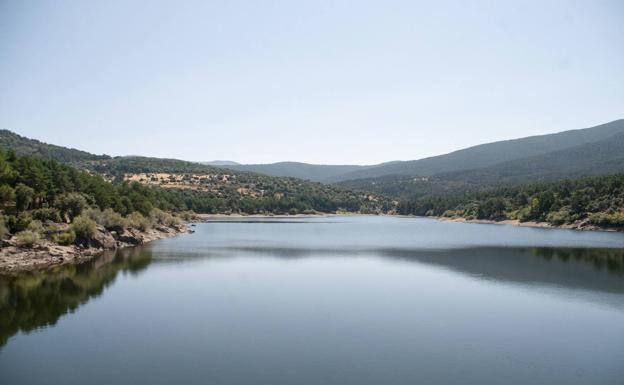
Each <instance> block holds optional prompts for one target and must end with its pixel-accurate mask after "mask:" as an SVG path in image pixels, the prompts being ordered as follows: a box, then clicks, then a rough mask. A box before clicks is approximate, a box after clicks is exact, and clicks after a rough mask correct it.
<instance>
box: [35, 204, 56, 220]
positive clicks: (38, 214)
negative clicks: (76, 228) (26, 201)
mask: <svg viewBox="0 0 624 385" xmlns="http://www.w3.org/2000/svg"><path fill="white" fill-rule="evenodd" d="M32 217H33V219H37V220H39V221H41V222H45V221H52V222H57V223H58V222H60V221H61V212H60V211H59V210H58V209H55V208H52V207H50V208H43V209H37V210H33V211H32Z"/></svg>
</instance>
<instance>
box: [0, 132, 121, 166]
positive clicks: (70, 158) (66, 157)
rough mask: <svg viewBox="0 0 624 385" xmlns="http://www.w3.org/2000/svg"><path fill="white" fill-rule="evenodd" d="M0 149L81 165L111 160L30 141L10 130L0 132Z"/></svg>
mask: <svg viewBox="0 0 624 385" xmlns="http://www.w3.org/2000/svg"><path fill="white" fill-rule="evenodd" d="M0 147H5V148H9V149H11V150H13V151H14V152H15V153H16V154H17V155H19V156H34V157H37V158H43V159H54V160H56V161H58V162H61V163H70V164H74V165H76V164H79V163H84V162H89V161H96V160H103V159H110V156H108V155H94V154H91V153H88V152H86V151H81V150H76V149H74V148H67V147H61V146H55V145H53V144H47V143H43V142H40V141H38V140H35V139H29V138H26V137H23V136H21V135H18V134H16V133H14V132H11V131H8V130H0Z"/></svg>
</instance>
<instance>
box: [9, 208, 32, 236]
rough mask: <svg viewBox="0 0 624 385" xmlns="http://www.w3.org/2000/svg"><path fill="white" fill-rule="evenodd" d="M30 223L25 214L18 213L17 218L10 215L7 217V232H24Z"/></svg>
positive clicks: (29, 217) (30, 219) (29, 218)
mask: <svg viewBox="0 0 624 385" xmlns="http://www.w3.org/2000/svg"><path fill="white" fill-rule="evenodd" d="M31 221H32V217H31V216H30V215H29V214H27V213H20V214H19V215H18V216H13V215H11V216H9V217H7V225H8V226H9V231H10V232H12V233H13V234H15V233H19V232H20V231H23V230H26V229H27V228H28V225H29V224H30V222H31Z"/></svg>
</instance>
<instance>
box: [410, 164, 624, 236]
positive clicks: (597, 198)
mask: <svg viewBox="0 0 624 385" xmlns="http://www.w3.org/2000/svg"><path fill="white" fill-rule="evenodd" d="M398 211H399V213H400V214H406V215H407V214H413V215H427V216H445V217H462V218H466V219H487V220H494V221H500V220H507V219H511V220H519V221H521V222H525V221H537V222H548V223H550V224H553V225H571V224H575V225H576V226H577V227H583V226H587V225H593V226H598V227H611V228H620V229H621V228H624V175H621V174H620V175H609V176H597V177H590V178H583V179H577V180H563V181H558V182H550V183H532V184H525V185H518V186H506V187H500V188H494V189H488V190H482V191H478V192H472V193H466V194H463V195H454V196H452V195H451V196H430V197H426V198H422V199H417V200H405V201H402V202H401V203H400V204H399V208H398Z"/></svg>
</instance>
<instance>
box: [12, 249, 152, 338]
mask: <svg viewBox="0 0 624 385" xmlns="http://www.w3.org/2000/svg"><path fill="white" fill-rule="evenodd" d="M150 261H151V252H150V251H149V249H145V248H130V249H124V250H119V251H117V252H111V253H107V254H104V255H102V256H100V257H99V258H97V259H95V260H93V261H90V262H86V263H83V264H80V265H64V266H59V267H57V268H55V269H53V270H46V271H39V272H34V273H28V274H23V275H19V276H16V277H0V346H2V345H4V344H5V343H6V342H7V340H8V339H9V338H10V337H11V336H13V335H14V334H16V333H17V332H19V331H22V332H29V331H32V330H35V329H37V328H40V327H44V326H49V325H54V324H56V322H57V321H58V320H59V318H60V317H61V316H63V315H64V314H67V313H68V312H73V311H74V310H76V309H77V308H78V307H79V306H80V305H83V304H85V303H87V302H88V301H89V300H90V299H91V298H94V297H98V296H100V295H101V294H102V292H103V291H104V289H105V288H106V287H107V286H109V285H110V284H112V283H113V282H114V281H115V278H116V277H117V274H118V273H119V272H120V271H127V272H130V273H131V274H136V273H138V272H140V271H141V270H143V269H145V268H146V267H147V266H148V265H149V263H150Z"/></svg>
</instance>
